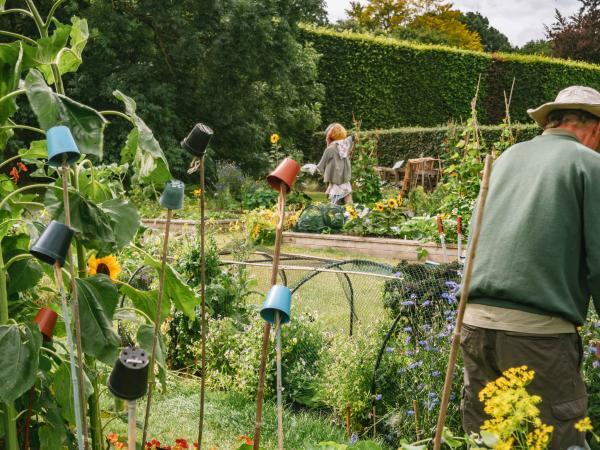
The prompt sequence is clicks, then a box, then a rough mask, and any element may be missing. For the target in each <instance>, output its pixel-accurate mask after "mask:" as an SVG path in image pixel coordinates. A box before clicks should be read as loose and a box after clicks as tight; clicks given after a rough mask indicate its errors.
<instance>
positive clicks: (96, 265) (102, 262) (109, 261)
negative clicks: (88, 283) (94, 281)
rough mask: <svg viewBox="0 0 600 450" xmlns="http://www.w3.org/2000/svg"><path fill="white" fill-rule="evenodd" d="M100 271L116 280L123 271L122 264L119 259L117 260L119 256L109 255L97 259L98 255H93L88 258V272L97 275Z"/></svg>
mask: <svg viewBox="0 0 600 450" xmlns="http://www.w3.org/2000/svg"><path fill="white" fill-rule="evenodd" d="M99 273H103V274H104V275H107V276H108V277H109V278H110V279H111V280H113V281H116V280H117V277H118V276H119V274H120V273H121V265H120V264H119V261H117V258H116V257H115V256H113V255H108V256H105V257H103V258H98V259H96V257H95V256H93V255H92V257H91V258H90V259H89V260H88V274H89V275H97V274H99Z"/></svg>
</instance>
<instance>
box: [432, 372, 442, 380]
mask: <svg viewBox="0 0 600 450" xmlns="http://www.w3.org/2000/svg"><path fill="white" fill-rule="evenodd" d="M440 375H441V373H440V371H439V370H434V371H433V372H431V376H432V377H433V378H437V377H439V376H440Z"/></svg>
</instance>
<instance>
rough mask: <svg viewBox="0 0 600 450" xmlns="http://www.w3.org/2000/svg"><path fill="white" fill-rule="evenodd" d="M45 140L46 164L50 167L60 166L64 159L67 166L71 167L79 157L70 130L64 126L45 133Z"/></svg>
mask: <svg viewBox="0 0 600 450" xmlns="http://www.w3.org/2000/svg"><path fill="white" fill-rule="evenodd" d="M46 140H47V141H48V164H49V165H51V166H52V167H59V166H62V165H63V160H64V159H65V157H66V160H67V164H69V165H71V164H73V163H74V162H76V161H77V160H78V159H79V156H81V154H80V152H79V149H78V148H77V144H76V143H75V139H73V135H72V134H71V130H70V129H69V128H68V127H66V126H64V125H58V126H56V127H52V128H50V129H49V130H48V131H46Z"/></svg>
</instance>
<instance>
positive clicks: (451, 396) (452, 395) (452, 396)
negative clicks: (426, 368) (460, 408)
mask: <svg viewBox="0 0 600 450" xmlns="http://www.w3.org/2000/svg"><path fill="white" fill-rule="evenodd" d="M450 400H451V401H454V400H456V392H452V393H451V394H450Z"/></svg>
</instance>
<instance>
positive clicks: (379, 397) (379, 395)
mask: <svg viewBox="0 0 600 450" xmlns="http://www.w3.org/2000/svg"><path fill="white" fill-rule="evenodd" d="M382 397H383V396H382V395H381V394H377V395H376V396H375V400H376V401H379V400H381V399H382Z"/></svg>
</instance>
